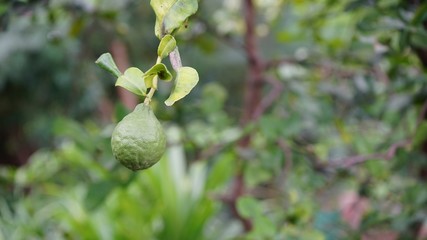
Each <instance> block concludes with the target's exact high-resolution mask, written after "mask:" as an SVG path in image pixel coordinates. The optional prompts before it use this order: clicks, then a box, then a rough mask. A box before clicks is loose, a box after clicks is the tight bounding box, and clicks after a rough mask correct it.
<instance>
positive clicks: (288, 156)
mask: <svg viewBox="0 0 427 240" xmlns="http://www.w3.org/2000/svg"><path fill="white" fill-rule="evenodd" d="M277 144H278V145H279V147H280V149H281V150H282V152H283V155H285V164H284V167H283V170H282V172H281V174H280V179H285V178H286V177H287V176H288V173H289V172H290V171H291V169H292V156H293V154H292V149H291V148H290V147H289V146H288V144H287V143H286V142H285V140H284V139H282V138H279V139H278V140H277ZM283 183H284V181H282V182H281V184H282V185H283Z"/></svg>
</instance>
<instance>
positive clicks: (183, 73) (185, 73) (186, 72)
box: [165, 67, 199, 106]
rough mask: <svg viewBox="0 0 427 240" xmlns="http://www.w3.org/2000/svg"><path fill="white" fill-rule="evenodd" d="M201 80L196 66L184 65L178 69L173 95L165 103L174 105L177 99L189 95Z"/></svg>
mask: <svg viewBox="0 0 427 240" xmlns="http://www.w3.org/2000/svg"><path fill="white" fill-rule="evenodd" d="M198 82H199V74H198V73H197V71H196V70H195V69H194V68H191V67H182V68H179V69H178V72H177V76H176V80H175V87H174V89H173V90H172V93H171V95H170V96H169V98H168V99H166V101H165V104H166V105H167V106H172V105H173V104H174V103H175V102H176V101H178V100H180V99H181V98H183V97H185V96H187V94H189V93H190V91H191V89H193V88H194V87H195V86H196V84H197V83H198Z"/></svg>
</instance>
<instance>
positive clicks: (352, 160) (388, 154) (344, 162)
mask: <svg viewBox="0 0 427 240" xmlns="http://www.w3.org/2000/svg"><path fill="white" fill-rule="evenodd" d="M411 143H412V139H406V140H403V141H400V142H397V143H394V144H392V145H391V146H390V147H389V148H388V149H387V151H385V152H383V153H373V154H368V155H356V156H351V157H347V158H344V159H341V160H338V161H334V162H333V163H331V164H330V165H329V167H332V168H349V167H352V166H354V165H357V164H360V163H364V162H366V161H369V160H373V159H384V160H390V159H392V158H393V157H394V156H395V155H396V152H397V150H398V149H399V148H404V147H407V146H409V145H411Z"/></svg>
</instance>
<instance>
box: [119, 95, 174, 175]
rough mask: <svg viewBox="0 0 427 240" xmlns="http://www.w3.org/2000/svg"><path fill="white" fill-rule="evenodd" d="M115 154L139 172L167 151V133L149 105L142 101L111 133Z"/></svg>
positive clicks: (125, 164)
mask: <svg viewBox="0 0 427 240" xmlns="http://www.w3.org/2000/svg"><path fill="white" fill-rule="evenodd" d="M111 147H112V149H113V155H114V157H115V158H116V159H117V160H118V161H119V162H120V163H121V164H123V165H124V166H125V167H127V168H129V169H131V170H133V171H136V170H142V169H147V168H149V167H151V166H153V165H154V164H156V163H157V162H158V161H159V160H160V158H161V157H162V156H163V154H164V153H165V150H166V136H165V133H164V131H163V127H162V125H161V124H160V122H159V120H157V118H156V116H155V115H154V113H153V111H152V110H151V108H150V106H146V105H144V104H142V103H141V104H139V105H138V106H136V108H135V110H134V111H133V112H132V113H130V114H128V115H127V116H126V117H124V118H123V120H122V121H120V122H119V123H118V124H117V126H116V128H115V129H114V131H113V134H112V136H111Z"/></svg>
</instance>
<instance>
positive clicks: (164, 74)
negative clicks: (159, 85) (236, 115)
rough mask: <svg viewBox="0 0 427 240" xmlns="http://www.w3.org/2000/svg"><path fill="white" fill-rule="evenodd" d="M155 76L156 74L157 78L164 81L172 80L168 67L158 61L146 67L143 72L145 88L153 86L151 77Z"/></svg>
mask: <svg viewBox="0 0 427 240" xmlns="http://www.w3.org/2000/svg"><path fill="white" fill-rule="evenodd" d="M155 76H158V77H159V79H161V80H164V81H170V80H172V74H171V73H170V72H169V70H168V68H167V67H166V65H164V64H163V63H158V64H156V65H154V66H152V67H151V68H150V69H148V70H147V72H145V74H144V81H145V86H146V87H147V88H151V87H153V78H154V77H155Z"/></svg>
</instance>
